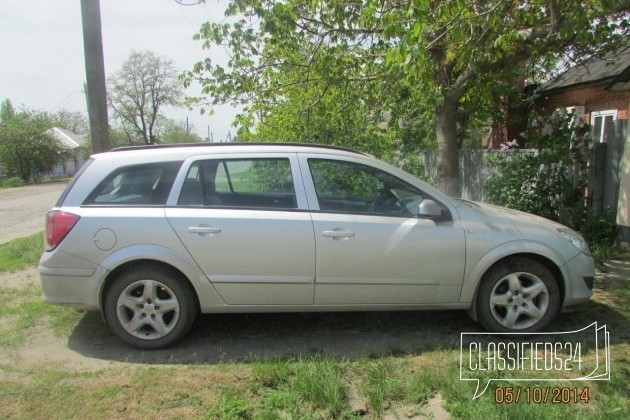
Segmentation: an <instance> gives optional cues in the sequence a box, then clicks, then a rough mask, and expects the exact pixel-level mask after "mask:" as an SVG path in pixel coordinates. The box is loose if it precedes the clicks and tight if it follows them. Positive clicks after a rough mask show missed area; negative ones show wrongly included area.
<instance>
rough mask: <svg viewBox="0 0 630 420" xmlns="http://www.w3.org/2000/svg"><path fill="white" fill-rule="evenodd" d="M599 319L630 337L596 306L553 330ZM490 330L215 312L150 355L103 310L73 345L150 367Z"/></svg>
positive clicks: (433, 314)
mask: <svg viewBox="0 0 630 420" xmlns="http://www.w3.org/2000/svg"><path fill="white" fill-rule="evenodd" d="M595 321H597V322H598V324H599V325H600V326H601V325H604V324H607V325H608V330H609V331H611V335H610V336H611V344H615V343H616V342H619V341H620V340H621V341H623V342H626V341H628V340H630V337H629V336H628V335H629V333H628V327H627V325H628V319H627V318H626V317H625V316H623V315H622V314H621V313H619V312H618V311H616V310H614V309H613V308H611V307H610V306H607V305H603V304H600V303H596V302H591V305H590V306H589V308H588V309H587V310H586V311H584V312H581V313H578V314H561V315H560V316H559V317H558V319H557V320H556V321H555V322H554V323H553V324H552V325H551V326H550V328H549V330H551V331H572V330H576V329H580V328H584V327H586V326H588V325H590V324H591V323H592V322H595ZM482 331H483V328H482V327H481V326H480V325H479V324H477V323H475V322H474V321H472V320H471V319H470V318H468V316H467V315H466V314H465V312H463V311H404V312H338V313H296V314H293V313H286V314H213V315H202V316H200V317H199V318H198V320H197V322H196V323H195V324H194V326H193V328H192V329H191V331H190V332H189V334H188V335H187V336H186V337H185V338H184V339H183V340H182V341H181V342H180V343H178V344H176V345H175V346H173V347H170V348H168V349H163V350H152V351H146V350H138V349H134V348H131V347H129V346H127V345H126V344H124V343H122V342H121V341H119V340H118V339H116V338H115V337H114V336H113V334H112V333H111V332H110V331H109V329H108V328H107V327H106V326H105V325H104V324H103V322H102V320H101V318H100V316H99V315H98V314H97V313H86V314H85V315H84V316H83V318H82V319H81V321H80V322H79V323H78V324H77V326H76V328H75V329H74V330H73V332H72V334H71V336H70V337H69V340H68V347H69V349H70V350H73V351H76V352H78V353H79V354H81V355H83V356H85V357H89V358H96V359H102V360H109V361H119V362H131V363H143V364H217V363H234V362H249V361H255V360H265V359H284V360H287V359H297V358H312V357H335V358H343V359H346V360H354V359H357V358H361V357H379V356H384V355H389V354H395V355H416V354H421V353H423V352H426V351H430V350H434V349H442V350H459V347H460V333H462V332H482Z"/></svg>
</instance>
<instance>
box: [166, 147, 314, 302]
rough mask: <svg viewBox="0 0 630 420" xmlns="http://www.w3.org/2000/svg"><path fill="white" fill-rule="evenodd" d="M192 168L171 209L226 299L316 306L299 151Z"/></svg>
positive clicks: (206, 161) (212, 160) (222, 159)
mask: <svg viewBox="0 0 630 420" xmlns="http://www.w3.org/2000/svg"><path fill="white" fill-rule="evenodd" d="M184 166H185V167H186V166H188V168H187V169H186V170H185V172H184V173H185V179H183V180H179V181H180V182H181V185H182V188H181V191H180V193H179V195H178V197H177V199H176V201H175V202H173V203H171V204H172V205H170V206H168V207H167V209H166V214H167V217H168V220H169V222H170V223H171V225H172V226H173V228H174V229H175V231H176V233H177V235H178V236H179V238H180V239H181V241H182V243H183V244H184V245H185V246H186V248H187V249H188V251H189V252H190V254H191V255H192V256H193V258H194V259H195V260H196V262H197V264H198V265H199V266H200V267H201V269H202V270H203V272H204V273H205V275H206V276H207V278H208V280H209V281H211V282H212V283H213V284H214V286H215V287H216V289H217V290H218V291H219V293H220V294H221V296H222V297H223V299H224V300H225V302H226V303H228V304H231V305H310V304H312V303H313V292H314V277H315V240H314V236H313V226H312V222H311V219H310V215H309V213H308V211H306V209H307V204H306V196H305V193H304V189H303V184H302V178H301V174H300V172H299V169H298V164H297V157H296V155H295V154H289V153H287V154H273V155H271V154H252V155H249V156H247V155H245V156H243V155H220V156H218V157H217V156H216V155H213V156H211V157H207V158H196V159H194V160H191V161H188V162H186V163H185V164H184ZM170 200H171V199H170V198H169V201H170Z"/></svg>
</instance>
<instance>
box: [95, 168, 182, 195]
mask: <svg viewBox="0 0 630 420" xmlns="http://www.w3.org/2000/svg"><path fill="white" fill-rule="evenodd" d="M181 164H182V163H181V162H157V163H149V164H142V165H132V166H125V167H122V168H118V169H117V170H115V171H114V172H112V173H111V174H109V175H108V176H107V177H106V178H105V179H104V180H103V181H102V182H101V183H100V184H98V186H97V187H96V188H95V189H94V191H92V193H91V194H90V195H89V196H88V198H87V199H86V200H85V202H84V203H83V204H84V205H156V206H158V205H165V204H166V199H167V198H168V194H169V192H170V191H171V187H172V186H173V181H174V180H175V176H176V175H177V172H178V171H179V168H180V166H181Z"/></svg>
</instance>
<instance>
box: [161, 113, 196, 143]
mask: <svg viewBox="0 0 630 420" xmlns="http://www.w3.org/2000/svg"><path fill="white" fill-rule="evenodd" d="M155 125H156V127H157V130H156V133H157V138H158V141H159V142H160V143H199V142H200V141H201V137H199V134H197V133H196V132H195V127H194V126H193V125H192V124H190V125H188V127H187V126H186V123H185V122H179V121H176V120H173V119H171V118H166V117H163V116H159V117H158V119H157V121H156V123H155Z"/></svg>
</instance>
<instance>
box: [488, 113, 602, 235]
mask: <svg viewBox="0 0 630 420" xmlns="http://www.w3.org/2000/svg"><path fill="white" fill-rule="evenodd" d="M521 135H522V136H523V137H524V138H526V139H527V145H528V147H531V148H532V149H531V150H527V151H524V150H516V149H515V148H516V147H518V146H519V142H518V140H512V141H511V142H508V143H505V144H503V145H501V150H500V151H499V152H497V153H494V154H493V155H491V157H490V164H491V165H493V166H494V167H495V172H494V175H493V176H491V178H490V179H489V180H488V183H487V184H486V191H487V193H488V201H489V202H490V203H493V204H498V205H502V206H506V207H510V208H514V209H518V210H522V211H526V212H529V213H534V214H537V215H540V216H543V217H546V218H548V219H551V220H555V221H558V222H560V223H564V224H566V225H573V226H575V223H576V222H578V221H579V220H581V219H583V215H582V211H583V207H584V192H585V188H586V169H587V168H586V166H587V165H586V155H585V150H586V148H587V144H588V141H589V138H590V135H589V132H588V127H587V126H586V124H585V123H584V121H583V120H581V119H578V118H576V117H575V116H574V115H573V114H563V113H560V112H555V113H554V114H552V115H551V116H550V117H537V116H533V117H532V118H530V124H529V127H528V129H527V131H526V132H524V133H522V134H521ZM576 209H579V211H577V212H576Z"/></svg>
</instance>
